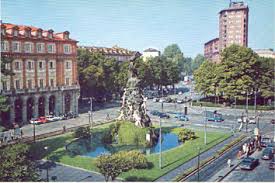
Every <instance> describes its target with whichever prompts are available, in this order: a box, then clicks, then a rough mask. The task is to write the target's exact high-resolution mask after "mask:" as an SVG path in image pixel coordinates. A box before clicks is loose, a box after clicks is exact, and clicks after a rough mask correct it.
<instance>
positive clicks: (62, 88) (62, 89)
mask: <svg viewBox="0 0 275 183" xmlns="http://www.w3.org/2000/svg"><path fill="white" fill-rule="evenodd" d="M63 91H64V87H63V86H61V99H62V102H61V105H62V108H61V109H62V111H61V113H62V114H63V113H64V109H63V108H64V98H63Z"/></svg>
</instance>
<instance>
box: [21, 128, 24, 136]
mask: <svg viewBox="0 0 275 183" xmlns="http://www.w3.org/2000/svg"><path fill="white" fill-rule="evenodd" d="M20 132H21V138H23V135H24V134H23V130H22V128H20Z"/></svg>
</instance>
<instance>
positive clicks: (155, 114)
mask: <svg viewBox="0 0 275 183" xmlns="http://www.w3.org/2000/svg"><path fill="white" fill-rule="evenodd" d="M150 114H152V115H154V116H158V115H159V114H160V112H159V111H157V110H153V111H151V112H150Z"/></svg>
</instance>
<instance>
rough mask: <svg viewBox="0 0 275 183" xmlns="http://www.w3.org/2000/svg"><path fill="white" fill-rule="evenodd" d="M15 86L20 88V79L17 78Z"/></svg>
mask: <svg viewBox="0 0 275 183" xmlns="http://www.w3.org/2000/svg"><path fill="white" fill-rule="evenodd" d="M15 88H16V89H20V80H15Z"/></svg>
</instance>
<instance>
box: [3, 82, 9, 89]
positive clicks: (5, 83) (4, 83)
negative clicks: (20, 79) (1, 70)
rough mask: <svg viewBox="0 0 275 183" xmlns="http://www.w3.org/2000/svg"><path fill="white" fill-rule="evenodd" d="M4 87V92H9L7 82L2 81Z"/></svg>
mask: <svg viewBox="0 0 275 183" xmlns="http://www.w3.org/2000/svg"><path fill="white" fill-rule="evenodd" d="M2 86H3V90H7V89H8V86H7V81H2Z"/></svg>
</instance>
